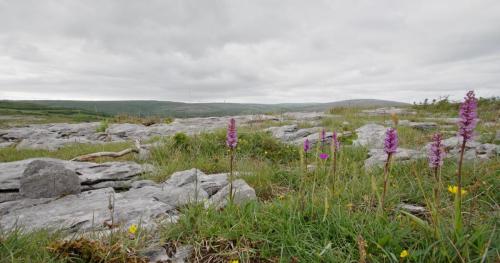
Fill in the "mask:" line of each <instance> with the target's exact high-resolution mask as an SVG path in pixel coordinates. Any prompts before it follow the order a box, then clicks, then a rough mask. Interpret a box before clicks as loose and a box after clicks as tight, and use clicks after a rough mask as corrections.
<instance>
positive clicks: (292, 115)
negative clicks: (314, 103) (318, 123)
mask: <svg viewBox="0 0 500 263" xmlns="http://www.w3.org/2000/svg"><path fill="white" fill-rule="evenodd" d="M283 116H284V117H285V118H286V119H293V120H301V121H315V120H321V119H322V118H324V117H325V116H326V114H325V113H324V112H287V113H285V114H283Z"/></svg>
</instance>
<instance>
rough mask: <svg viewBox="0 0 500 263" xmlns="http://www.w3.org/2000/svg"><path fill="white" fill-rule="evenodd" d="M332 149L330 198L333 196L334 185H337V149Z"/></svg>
mask: <svg viewBox="0 0 500 263" xmlns="http://www.w3.org/2000/svg"><path fill="white" fill-rule="evenodd" d="M332 148H333V158H332V170H333V178H332V179H333V183H332V196H333V195H335V184H336V183H337V149H335V146H334V147H332Z"/></svg>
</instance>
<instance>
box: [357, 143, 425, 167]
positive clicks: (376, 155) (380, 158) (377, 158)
mask: <svg viewBox="0 0 500 263" xmlns="http://www.w3.org/2000/svg"><path fill="white" fill-rule="evenodd" d="M368 155H369V156H370V158H368V159H366V160H365V168H366V169H368V168H372V167H381V166H383V165H384V164H385V162H386V160H387V154H386V153H385V151H384V150H383V149H370V151H369V153H368ZM424 157H425V155H424V154H423V153H422V152H420V151H417V150H412V149H405V148H398V149H397V151H396V153H395V154H393V156H392V161H394V162H404V161H410V160H416V159H419V158H424Z"/></svg>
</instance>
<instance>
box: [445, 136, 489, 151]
mask: <svg viewBox="0 0 500 263" xmlns="http://www.w3.org/2000/svg"><path fill="white" fill-rule="evenodd" d="M462 142H463V138H462V137H461V136H453V137H450V138H448V139H446V140H443V146H444V147H445V148H446V150H448V151H450V150H451V149H453V148H455V149H458V148H460V147H462ZM479 145H480V143H478V142H476V141H475V140H470V141H467V142H466V144H465V147H466V149H471V148H476V147H478V146H479Z"/></svg>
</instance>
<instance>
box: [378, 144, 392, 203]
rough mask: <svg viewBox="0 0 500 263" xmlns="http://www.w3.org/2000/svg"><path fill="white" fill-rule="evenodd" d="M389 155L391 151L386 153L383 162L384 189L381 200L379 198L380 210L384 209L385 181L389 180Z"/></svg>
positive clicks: (390, 155)
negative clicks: (385, 158)
mask: <svg viewBox="0 0 500 263" xmlns="http://www.w3.org/2000/svg"><path fill="white" fill-rule="evenodd" d="M391 157H392V153H388V154H387V160H386V162H385V166H384V191H383V192H382V200H381V202H380V203H381V206H382V210H384V207H385V195H386V193H387V181H388V180H389V168H390V163H391Z"/></svg>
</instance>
